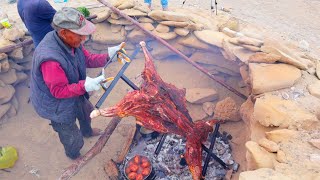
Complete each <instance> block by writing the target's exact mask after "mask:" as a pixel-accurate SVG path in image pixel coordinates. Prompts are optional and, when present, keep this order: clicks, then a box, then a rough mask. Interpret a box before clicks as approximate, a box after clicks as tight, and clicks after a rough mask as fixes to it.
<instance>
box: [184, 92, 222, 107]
mask: <svg viewBox="0 0 320 180" xmlns="http://www.w3.org/2000/svg"><path fill="white" fill-rule="evenodd" d="M216 99H218V93H217V91H216V90H214V89H209V88H193V89H187V90H186V100H187V101H188V102H190V103H194V104H202V103H205V102H210V101H214V100H216Z"/></svg>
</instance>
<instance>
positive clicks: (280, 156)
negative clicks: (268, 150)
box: [276, 150, 287, 163]
mask: <svg viewBox="0 0 320 180" xmlns="http://www.w3.org/2000/svg"><path fill="white" fill-rule="evenodd" d="M276 159H277V161H278V162H280V163H286V162H287V157H286V154H285V153H284V152H283V151H281V150H278V152H277V157H276Z"/></svg>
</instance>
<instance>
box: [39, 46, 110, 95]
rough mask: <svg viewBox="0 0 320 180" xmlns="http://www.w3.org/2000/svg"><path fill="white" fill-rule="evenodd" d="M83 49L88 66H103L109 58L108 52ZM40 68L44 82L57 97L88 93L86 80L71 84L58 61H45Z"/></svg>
mask: <svg viewBox="0 0 320 180" xmlns="http://www.w3.org/2000/svg"><path fill="white" fill-rule="evenodd" d="M82 49H83V53H84V55H85V57H86V59H85V63H86V67H87V68H96V67H103V66H104V65H105V64H106V62H107V61H108V60H109V56H108V54H91V53H90V52H89V51H87V50H86V49H85V48H84V47H82ZM40 68H41V72H42V76H43V79H44V82H45V83H46V85H47V86H48V88H49V90H50V92H51V94H52V95H53V96H54V97H55V98H58V99H62V98H71V97H76V96H81V95H83V94H85V93H86V90H85V88H84V83H85V80H80V81H79V82H78V83H73V84H69V81H68V78H67V76H66V74H65V72H64V70H63V69H62V67H61V65H60V64H59V63H58V62H57V61H54V60H48V61H45V62H43V63H42V64H41V65H40Z"/></svg>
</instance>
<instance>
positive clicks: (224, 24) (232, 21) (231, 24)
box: [218, 17, 239, 31]
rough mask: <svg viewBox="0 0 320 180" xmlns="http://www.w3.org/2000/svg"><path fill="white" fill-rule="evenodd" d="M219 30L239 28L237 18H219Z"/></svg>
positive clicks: (235, 29) (236, 29)
mask: <svg viewBox="0 0 320 180" xmlns="http://www.w3.org/2000/svg"><path fill="white" fill-rule="evenodd" d="M218 28H219V31H222V30H223V29H224V28H229V29H231V30H233V31H238V30H239V20H238V19H237V18H234V17H230V18H227V19H224V20H222V19H220V22H219V23H218Z"/></svg>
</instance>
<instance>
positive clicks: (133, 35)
mask: <svg viewBox="0 0 320 180" xmlns="http://www.w3.org/2000/svg"><path fill="white" fill-rule="evenodd" d="M127 38H128V40H129V41H131V42H133V43H139V42H140V41H148V40H150V39H151V38H150V37H149V36H148V35H146V34H145V33H144V32H143V31H142V30H139V29H133V30H132V31H131V32H130V33H129V34H128V35H127Z"/></svg>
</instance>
